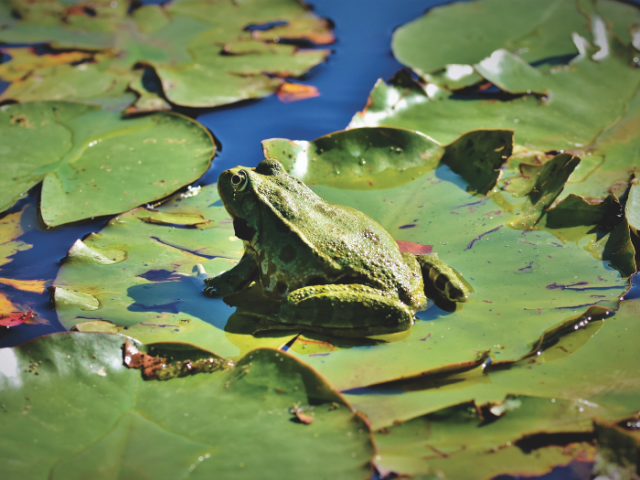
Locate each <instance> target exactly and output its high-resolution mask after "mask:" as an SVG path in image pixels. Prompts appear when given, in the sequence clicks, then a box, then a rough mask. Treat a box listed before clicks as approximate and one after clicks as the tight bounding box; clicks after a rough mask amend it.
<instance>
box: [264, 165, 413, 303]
mask: <svg viewBox="0 0 640 480" xmlns="http://www.w3.org/2000/svg"><path fill="white" fill-rule="evenodd" d="M273 182H274V183H275V185H274V186H272V187H270V186H269V185H268V184H266V185H265V186H264V188H261V189H260V190H261V192H260V193H261V195H262V196H263V198H264V199H265V201H264V203H263V208H265V209H267V211H265V212H263V213H262V214H261V217H263V218H264V219H265V220H266V221H264V225H263V227H262V228H261V230H262V231H261V235H262V238H261V240H260V241H261V242H265V243H267V244H270V245H273V244H274V243H276V242H280V243H281V245H278V248H279V249H280V252H291V253H292V254H297V255H299V256H302V257H304V258H299V259H297V261H296V264H295V267H294V268H293V267H292V270H294V269H295V271H296V273H298V274H299V273H300V271H301V270H302V271H304V272H305V274H304V275H303V277H304V278H298V279H297V281H296V282H294V283H296V285H291V286H292V287H294V288H300V287H301V286H304V285H302V284H301V283H309V282H311V283H316V282H318V277H319V276H320V277H324V280H325V281H326V282H327V283H361V284H364V285H368V286H371V287H373V288H378V289H381V290H384V291H388V292H391V291H397V293H398V295H399V297H400V298H401V299H402V300H403V301H407V300H405V298H409V297H412V292H414V291H415V289H416V286H417V285H418V283H419V279H417V278H415V274H414V272H413V271H412V270H411V268H410V267H409V266H408V265H407V264H406V262H405V260H404V258H403V256H402V254H401V253H400V251H399V249H398V246H397V244H396V242H395V241H394V239H393V238H392V237H391V235H389V233H388V232H387V231H386V230H385V229H384V228H383V227H382V226H380V225H379V224H378V223H377V222H375V221H374V220H373V219H372V218H370V217H368V216H367V215H365V214H364V213H362V212H360V211H358V210H355V209H352V208H350V207H345V206H341V205H336V204H332V203H330V202H327V201H325V200H324V199H322V198H320V197H319V196H318V195H316V194H315V193H314V192H313V191H312V190H311V189H309V188H308V187H307V186H306V185H304V184H303V183H302V182H300V181H298V180H296V179H294V178H293V177H290V176H288V175H283V176H279V177H277V178H275V179H273ZM280 222H282V223H280ZM283 239H284V240H283ZM277 256H279V255H274V257H277ZM284 256H285V257H286V256H290V255H289V254H288V253H287V254H285V255H284ZM275 261H276V262H277V261H278V260H277V259H276V260H275ZM301 267H302V268H301ZM280 268H285V267H284V266H282V265H279V266H278V269H280Z"/></svg>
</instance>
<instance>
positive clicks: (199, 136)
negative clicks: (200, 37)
mask: <svg viewBox="0 0 640 480" xmlns="http://www.w3.org/2000/svg"><path fill="white" fill-rule="evenodd" d="M0 138H2V139H3V140H2V144H3V147H2V150H0V155H1V157H0V186H2V190H3V192H2V196H1V198H0V209H3V210H4V209H7V208H8V207H10V206H11V205H13V204H14V203H15V202H16V201H17V200H18V199H19V198H20V196H21V195H23V194H24V192H26V191H27V190H28V189H30V188H31V187H32V186H34V185H35V184H37V183H39V182H40V181H43V186H42V196H41V201H40V211H41V214H42V218H43V220H44V221H45V223H46V224H47V225H49V226H57V225H61V224H65V223H69V222H75V221H78V220H84V219H86V218H91V217H95V216H98V215H109V214H114V213H119V212H121V211H124V210H127V209H129V208H131V207H133V206H135V205H140V204H143V203H147V202H153V201H155V200H158V199H160V198H163V197H166V196H167V195H169V194H170V193H172V192H173V191H175V190H176V189H178V188H180V187H182V186H183V185H185V184H187V183H190V182H193V181H194V180H196V179H197V178H199V177H200V176H201V175H202V174H203V173H204V172H205V171H206V170H207V168H209V165H210V162H211V156H212V154H213V151H214V145H213V141H212V138H211V135H210V134H209V133H208V132H207V130H205V129H204V128H203V127H202V126H201V125H200V124H199V123H197V122H195V121H193V120H191V119H188V118H186V117H183V116H181V115H177V114H172V113H159V114H155V115H152V116H147V117H144V118H135V119H127V120H124V119H122V118H121V117H120V115H119V114H118V113H115V112H109V111H105V110H102V109H99V108H97V107H92V106H89V105H84V104H78V103H68V102H34V103H26V104H19V105H7V106H5V107H2V108H1V109H0ZM34 145H42V146H43V147H42V148H40V149H37V148H36V149H34V148H33V147H34ZM16 159H20V160H21V161H16ZM141 179H145V181H141Z"/></svg>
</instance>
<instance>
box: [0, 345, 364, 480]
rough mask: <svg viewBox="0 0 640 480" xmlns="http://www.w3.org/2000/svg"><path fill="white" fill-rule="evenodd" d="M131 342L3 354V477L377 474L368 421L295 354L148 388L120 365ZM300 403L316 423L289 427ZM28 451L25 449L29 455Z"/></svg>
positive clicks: (186, 348) (160, 351) (184, 354)
mask: <svg viewBox="0 0 640 480" xmlns="http://www.w3.org/2000/svg"><path fill="white" fill-rule="evenodd" d="M127 339H128V337H125V336H123V335H114V334H105V333H99V334H96V333H71V334H69V333H61V334H55V335H49V336H45V337H40V338H38V339H36V340H32V341H31V342H28V343H26V344H24V345H22V346H20V347H15V348H5V349H2V350H0V359H1V361H0V365H2V369H1V370H0V403H1V404H2V405H3V407H2V410H3V412H2V413H3V415H4V418H3V435H2V436H1V437H0V451H1V452H2V453H0V460H1V461H2V464H3V465H4V467H3V471H4V473H5V475H8V476H9V477H14V476H21V477H24V476H26V477H28V478H39V477H49V478H53V479H65V480H71V479H84V478H87V476H89V477H91V476H92V475H93V474H94V473H95V471H96V466H97V465H99V466H101V467H100V468H101V471H102V472H104V473H105V474H107V475H111V476H113V475H116V476H117V475H124V476H127V477H131V476H135V475H138V473H139V472H140V471H144V472H145V473H146V474H148V475H151V476H152V477H153V478H155V479H159V480H161V479H175V478H180V477H184V476H187V475H188V476H190V477H194V478H197V477H201V478H211V476H222V477H224V478H230V479H242V478H247V475H248V476H249V477H260V476H263V474H264V472H265V471H274V472H277V473H278V475H284V476H286V477H290V478H294V477H302V476H305V477H308V478H311V479H314V478H326V475H327V474H328V475H330V476H331V478H339V479H345V480H346V479H354V480H361V479H363V478H367V477H368V476H369V475H370V470H371V468H370V466H369V459H370V458H371V457H372V456H373V454H374V447H373V444H372V440H371V434H370V432H369V429H368V427H367V425H366V423H365V421H364V420H363V419H362V418H360V417H359V416H357V415H356V414H354V413H353V412H352V411H351V409H350V407H349V405H348V404H347V403H346V402H345V401H344V400H343V398H342V397H341V396H340V394H339V393H338V392H336V391H335V390H334V389H333V388H332V387H330V386H329V385H328V384H327V383H326V382H325V381H324V380H323V379H322V378H321V377H320V376H319V375H318V374H317V373H315V372H314V371H312V370H311V369H310V368H309V367H307V366H306V365H304V364H302V363H301V362H299V361H297V360H295V359H293V358H291V356H289V355H288V354H286V353H284V352H279V351H277V350H272V349H259V350H254V351H252V352H251V353H249V354H248V355H247V356H245V357H244V358H243V359H241V360H240V361H239V362H238V363H237V365H236V366H235V367H232V368H219V369H209V370H214V371H211V372H210V373H207V371H203V372H201V373H197V374H193V375H188V376H186V377H182V378H170V379H168V380H165V381H157V380H144V379H143V375H142V373H141V372H140V371H139V370H137V369H135V368H127V367H126V366H125V365H124V360H125V357H124V354H123V345H124V344H125V341H127ZM129 341H131V340H130V339H129ZM137 348H138V349H139V350H141V351H142V352H143V353H144V354H145V355H146V354H151V355H153V356H154V357H162V358H165V359H167V361H168V362H169V363H170V364H171V365H174V366H177V364H178V363H181V365H182V366H184V365H185V364H186V363H187V361H188V360H191V361H194V362H197V361H199V360H200V359H204V360H205V361H206V359H212V360H216V361H218V360H221V359H220V358H219V357H217V356H216V355H214V354H212V353H211V352H206V351H202V350H199V349H197V348H194V347H192V346H190V345H185V344H159V345H154V346H149V347H146V348H145V347H141V346H137ZM205 370H207V369H205ZM178 376H179V375H178ZM105 400H108V401H105ZM296 402H298V403H300V404H302V405H304V406H305V407H312V408H310V409H309V410H308V412H309V414H312V415H313V419H314V421H313V423H310V424H308V425H305V424H302V423H299V422H294V421H291V415H290V414H289V412H288V410H289V408H290V407H291V405H292V404H293V403H296ZM69 416H71V418H74V419H75V421H74V422H69V421H68V418H70V417H69ZM42 422H46V423H47V425H50V426H52V427H53V428H51V429H43V428H42ZM88 424H90V425H91V428H86V425H88ZM79 425H82V426H83V427H82V428H80V427H79ZM34 440H37V442H34ZM27 444H28V445H29V446H30V448H29V449H28V451H27V450H25V449H24V448H22V447H21V446H24V445H27ZM309 452H313V455H309ZM303 456H304V457H305V458H307V460H306V461H305V462H300V461H299V459H300V458H301V457H303ZM34 458H37V459H38V461H37V462H34V461H33V459H34ZM136 472H138V473H136Z"/></svg>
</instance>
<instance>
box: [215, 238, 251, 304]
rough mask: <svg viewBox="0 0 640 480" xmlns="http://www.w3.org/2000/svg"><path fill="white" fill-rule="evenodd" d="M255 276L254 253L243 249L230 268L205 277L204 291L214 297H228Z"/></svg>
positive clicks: (244, 286) (239, 290)
mask: <svg viewBox="0 0 640 480" xmlns="http://www.w3.org/2000/svg"><path fill="white" fill-rule="evenodd" d="M257 276H258V260H257V258H256V256H255V253H253V252H252V251H248V250H245V252H244V255H243V256H242V258H241V259H240V261H239V262H238V264H237V265H236V266H235V267H233V268H232V269H231V270H227V271H226V272H222V273H221V274H220V275H217V276H215V277H211V278H207V279H205V281H204V284H205V289H204V293H206V294H207V295H208V296H210V297H214V298H220V297H228V296H229V295H233V294H234V293H239V292H241V291H242V290H244V289H245V288H247V287H248V286H249V284H250V283H251V282H252V281H254V280H255V279H256V278H257Z"/></svg>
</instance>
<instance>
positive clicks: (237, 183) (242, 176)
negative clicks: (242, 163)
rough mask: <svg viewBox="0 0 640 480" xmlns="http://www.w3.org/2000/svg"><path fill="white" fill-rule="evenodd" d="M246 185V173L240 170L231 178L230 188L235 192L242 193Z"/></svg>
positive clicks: (247, 180) (247, 178) (247, 179)
mask: <svg viewBox="0 0 640 480" xmlns="http://www.w3.org/2000/svg"><path fill="white" fill-rule="evenodd" d="M247 183H249V177H248V176H247V172H245V171H244V170H240V171H239V172H238V173H236V174H234V175H233V177H231V186H232V187H233V189H234V190H235V191H236V192H241V191H243V190H244V189H245V187H246V186H247Z"/></svg>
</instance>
